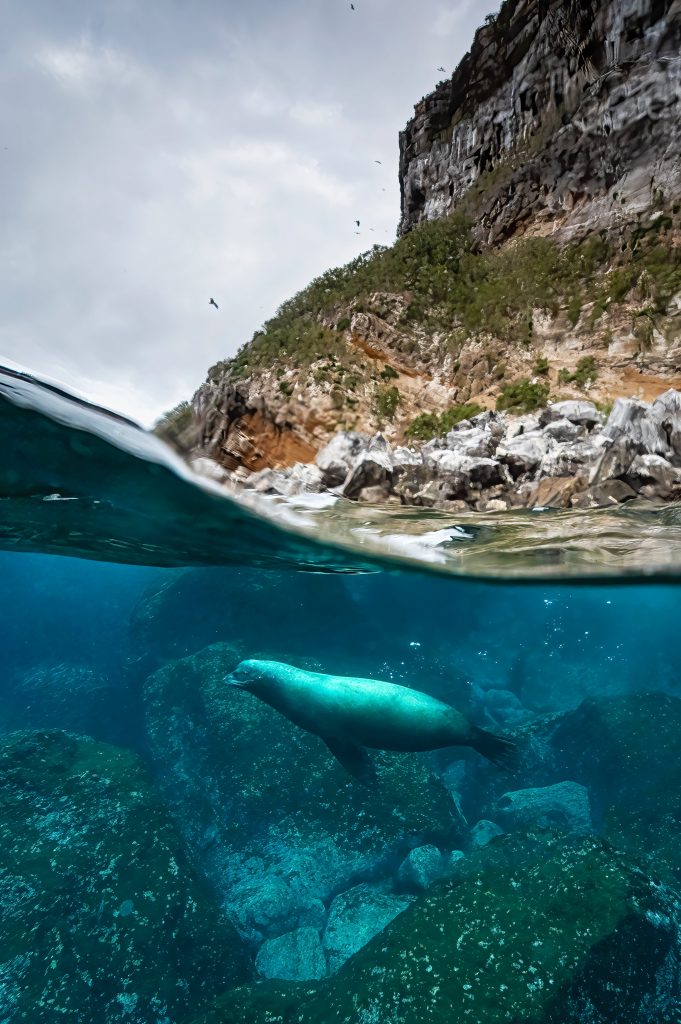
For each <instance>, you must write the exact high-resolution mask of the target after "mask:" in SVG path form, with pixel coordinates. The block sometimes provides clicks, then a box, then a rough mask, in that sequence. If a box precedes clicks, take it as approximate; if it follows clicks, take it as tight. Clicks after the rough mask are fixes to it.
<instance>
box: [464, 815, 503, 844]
mask: <svg viewBox="0 0 681 1024" xmlns="http://www.w3.org/2000/svg"><path fill="white" fill-rule="evenodd" d="M503 835H504V830H503V828H499V826H498V825H497V824H496V822H494V821H487V820H486V819H485V818H483V819H481V820H480V821H478V822H476V823H475V825H474V826H473V828H472V829H471V831H470V835H469V837H468V838H469V841H470V844H471V846H472V847H480V846H487V844H488V843H491V842H492V840H493V839H497V838H498V837H499V836H503Z"/></svg>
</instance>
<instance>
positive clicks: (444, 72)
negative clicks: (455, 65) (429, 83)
mask: <svg viewBox="0 0 681 1024" xmlns="http://www.w3.org/2000/svg"><path fill="white" fill-rule="evenodd" d="M438 71H441V72H442V74H443V75H445V74H446V73H447V72H446V71H445V69H444V68H438Z"/></svg>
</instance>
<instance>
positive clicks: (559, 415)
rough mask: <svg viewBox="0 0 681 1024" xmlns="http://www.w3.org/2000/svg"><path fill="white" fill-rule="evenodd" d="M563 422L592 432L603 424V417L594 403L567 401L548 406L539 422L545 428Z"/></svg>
mask: <svg viewBox="0 0 681 1024" xmlns="http://www.w3.org/2000/svg"><path fill="white" fill-rule="evenodd" d="M561 420H568V421H569V422H570V423H573V424H576V425H577V426H581V427H586V428H587V429H589V430H591V429H593V427H596V426H599V425H600V424H602V423H603V416H602V415H601V413H600V412H599V411H598V409H597V408H596V406H595V405H594V404H593V402H578V401H571V400H567V401H565V402H553V403H552V404H551V405H548V406H547V407H546V409H544V410H543V412H542V413H541V416H540V420H539V422H540V423H541V425H542V426H543V427H544V426H546V425H547V424H549V423H553V424H556V423H560V421H561ZM566 440H567V439H566Z"/></svg>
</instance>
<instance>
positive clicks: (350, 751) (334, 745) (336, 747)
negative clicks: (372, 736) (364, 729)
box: [323, 737, 376, 784]
mask: <svg viewBox="0 0 681 1024" xmlns="http://www.w3.org/2000/svg"><path fill="white" fill-rule="evenodd" d="M323 739H324V742H325V743H326V745H327V747H328V748H329V750H330V751H331V753H332V754H333V756H334V757H335V758H336V759H337V760H338V761H340V763H341V764H342V765H343V767H344V768H345V770H346V772H349V773H350V775H352V777H353V778H354V779H357V780H358V782H365V783H367V784H368V783H371V782H375V781H376V769H375V768H374V765H373V761H372V760H371V758H370V757H369V753H368V751H367V750H366V748H365V747H360V745H359V744H358V743H348V742H347V741H346V740H337V739H335V738H334V739H331V738H329V739H327V738H326V737H323Z"/></svg>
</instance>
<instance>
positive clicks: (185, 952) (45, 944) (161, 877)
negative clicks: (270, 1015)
mask: <svg viewBox="0 0 681 1024" xmlns="http://www.w3.org/2000/svg"><path fill="white" fill-rule="evenodd" d="M0 908H1V912H0V978H1V979H2V984H1V985H0V1020H2V1021H7V1022H9V1021H11V1022H12V1024H19V1022H30V1024H43V1022H44V1024H53V1022H55V1021H64V1022H66V1021H73V1022H74V1024H80V1022H81V1021H82V1022H83V1024H85V1022H88V1024H90V1022H92V1024H94V1022H98V1021H101V1022H104V1021H106V1024H117V1022H121V1024H159V1022H161V1021H164V1022H166V1024H175V1022H176V1021H179V1020H181V1019H184V1018H185V1017H186V1015H187V1013H188V1012H189V1010H191V1011H192V1012H194V1010H195V1008H197V1007H200V1006H202V1005H204V1004H205V1003H206V1001H207V1000H208V999H210V998H212V997H213V996H214V995H215V994H216V993H217V992H220V991H223V990H224V989H225V988H226V987H229V986H230V985H231V984H235V983H236V982H238V981H243V980H244V978H245V977H246V972H245V970H244V967H243V964H244V957H243V953H242V946H241V942H240V940H239V938H238V936H236V934H235V933H234V931H233V930H232V929H230V928H229V927H228V926H225V925H224V924H222V923H220V922H219V921H218V919H217V917H216V914H215V912H214V910H213V908H212V906H211V904H210V903H209V901H208V898H207V893H206V891H205V889H204V888H203V886H202V885H201V884H200V883H199V882H198V880H197V879H196V877H195V876H194V875H193V874H192V871H191V869H190V867H189V865H188V863H187V860H186V857H185V856H184V854H183V852H182V847H181V843H180V840H179V837H178V835H177V833H176V831H175V829H174V828H173V827H172V825H171V824H170V822H169V820H168V817H167V814H166V812H165V810H164V809H163V807H162V805H161V803H160V801H159V799H158V797H157V796H156V794H155V793H154V791H153V789H152V787H151V785H150V782H149V779H148V776H147V773H146V771H145V770H144V768H143V767H142V765H141V763H140V761H139V760H138V759H137V757H135V756H134V755H133V754H131V753H130V752H128V751H124V750H119V749H117V748H115V747H110V746H106V745H104V744H100V743H96V742H95V741H94V740H91V739H86V738H80V737H76V736H73V735H70V734H67V733H63V732H42V733H41V732H34V733H13V734H12V735H10V736H8V737H6V738H4V739H3V740H2V742H1V743H0Z"/></svg>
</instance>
